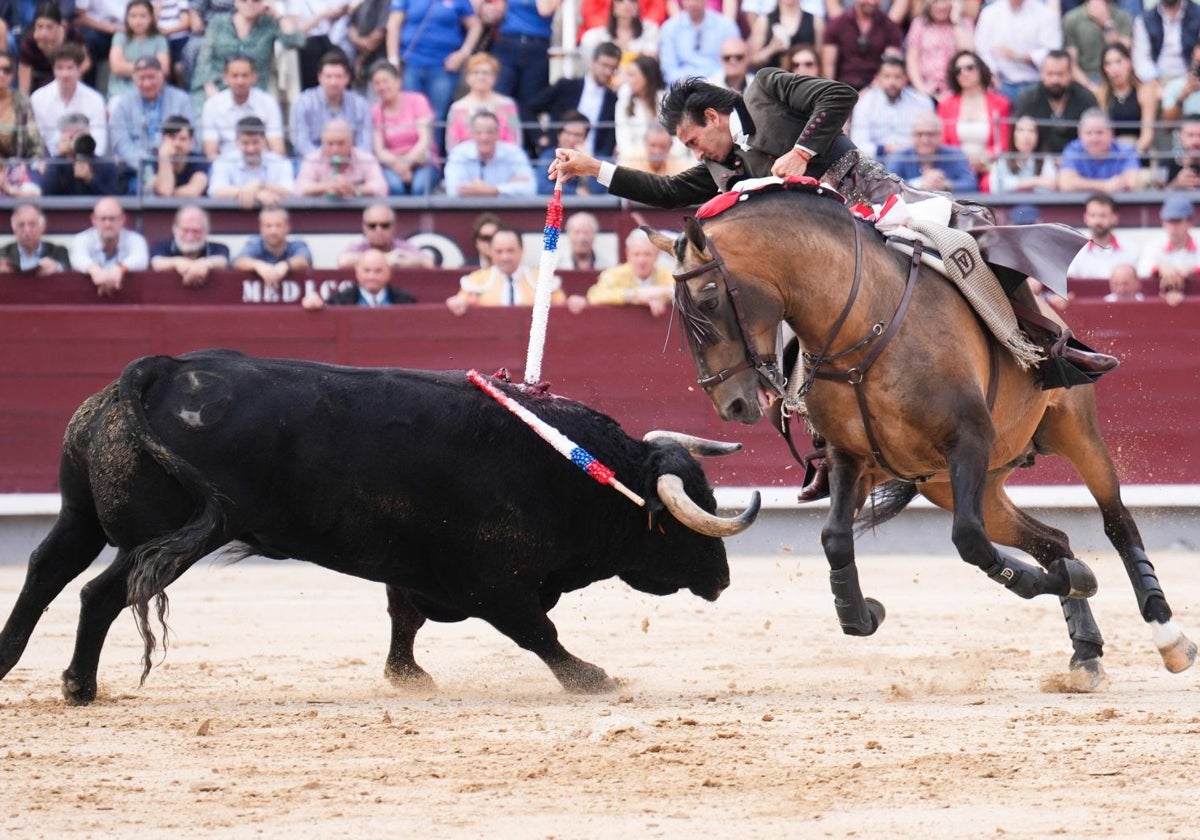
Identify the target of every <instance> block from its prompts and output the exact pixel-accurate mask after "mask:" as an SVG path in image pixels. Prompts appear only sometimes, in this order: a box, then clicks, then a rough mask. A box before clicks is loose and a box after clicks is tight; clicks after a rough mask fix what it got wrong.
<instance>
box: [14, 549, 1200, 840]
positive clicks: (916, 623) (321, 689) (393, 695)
mask: <svg viewBox="0 0 1200 840" xmlns="http://www.w3.org/2000/svg"><path fill="white" fill-rule="evenodd" d="M1086 559H1088V561H1089V562H1090V563H1091V564H1092V566H1093V568H1094V570H1095V571H1096V573H1097V576H1098V577H1099V579H1100V586H1101V589H1100V593H1099V595H1098V596H1097V597H1096V598H1095V599H1094V604H1095V610H1096V614H1097V619H1098V621H1099V623H1100V626H1101V629H1102V630H1103V631H1104V632H1105V634H1106V638H1107V642H1108V648H1107V656H1106V657H1105V663H1106V665H1107V668H1108V673H1109V677H1110V679H1111V685H1110V687H1109V688H1108V689H1107V690H1106V691H1104V692H1102V693H1099V694H1093V695H1081V694H1071V693H1063V692H1061V691H1058V690H1055V688H1054V686H1057V685H1061V681H1060V679H1059V675H1061V674H1062V673H1063V672H1064V671H1065V670H1066V665H1067V661H1068V659H1069V656H1070V648H1069V645H1068V642H1067V636H1066V629H1065V626H1064V624H1063V621H1062V618H1061V613H1060V611H1059V608H1058V604H1057V602H1056V601H1055V600H1053V599H1039V600H1037V601H1033V602H1026V601H1021V600H1019V599H1018V598H1016V597H1015V596H1013V595H1011V594H1009V593H1007V592H1005V591H1003V590H1001V589H1000V588H999V587H998V586H996V585H994V584H992V583H991V582H989V581H988V580H987V579H986V578H984V577H983V576H982V575H981V574H980V573H979V572H977V571H974V570H972V569H970V568H968V567H966V566H965V565H964V564H962V563H960V562H958V561H957V560H955V559H952V558H949V557H934V558H920V559H917V558H910V557H886V558H884V557H870V558H864V559H863V560H862V561H861V563H860V571H861V575H862V580H863V584H864V590H865V591H866V592H867V594H868V595H872V596H874V597H877V598H879V599H880V600H881V601H883V602H884V604H885V605H886V606H887V608H888V619H887V622H886V623H885V624H884V626H883V627H882V629H881V630H880V632H879V633H877V634H876V635H875V636H874V637H872V638H868V639H854V638H848V637H844V636H842V635H841V633H840V631H839V630H838V628H837V624H836V620H835V618H834V613H833V606H832V603H831V596H830V595H829V592H828V586H827V580H826V574H825V565H824V561H823V559H820V558H819V557H818V556H817V555H815V554H807V555H804V556H799V555H790V554H789V555H783V556H781V557H778V558H751V559H740V560H737V561H736V565H735V568H734V572H733V586H732V587H731V588H730V590H729V591H728V592H726V593H725V595H724V596H723V597H722V598H721V599H720V601H718V602H717V603H715V604H708V603H704V602H702V601H700V600H699V599H696V598H694V597H692V596H690V595H685V594H680V595H675V596H672V597H669V598H654V597H652V596H648V595H642V594H639V593H635V592H632V591H631V590H629V589H628V588H627V587H625V586H624V585H621V584H619V583H607V584H601V585H596V586H593V587H591V588H589V589H587V590H584V591H583V592H581V593H575V594H573V595H569V596H567V597H564V598H563V600H562V602H561V603H560V604H559V606H558V607H557V608H556V609H555V611H554V612H553V613H552V617H553V618H554V619H555V621H556V623H557V625H558V628H559V631H560V636H561V638H562V640H563V642H564V644H565V646H566V647H567V648H568V649H569V650H571V651H572V652H574V653H575V654H577V655H579V656H581V657H583V658H584V659H587V660H589V661H592V662H595V663H597V664H599V665H601V666H603V667H604V668H606V669H607V670H608V672H609V673H610V674H613V675H614V676H618V677H620V678H621V679H622V680H624V686H623V688H622V690H621V692H620V693H619V694H616V695H607V696H601V697H582V698H581V697H574V696H570V695H567V694H564V693H563V692H562V691H561V690H560V689H559V687H558V683H557V682H556V681H555V680H554V678H553V677H552V676H551V674H550V672H549V671H548V670H547V669H546V668H545V667H544V666H543V665H542V664H541V662H540V661H539V660H538V659H537V658H536V657H534V656H533V655H531V654H527V653H525V652H524V651H521V650H520V649H518V648H517V647H516V646H515V645H514V644H512V643H511V642H509V641H508V640H507V639H505V638H504V637H502V636H500V635H499V634H498V633H497V632H495V631H494V630H492V629H491V628H490V627H488V626H487V625H485V624H483V623H481V622H478V621H469V622H466V623H463V624H458V625H426V627H425V629H424V630H423V631H422V634H421V635H420V636H419V637H418V660H419V661H420V662H421V663H422V664H423V665H424V666H425V668H426V669H427V670H428V671H430V673H431V674H432V675H433V677H434V679H435V680H437V682H438V685H439V690H438V691H437V692H436V693H430V694H416V695H406V694H403V693H401V692H399V691H397V690H396V689H395V688H394V687H392V686H391V685H390V684H389V683H388V682H387V681H386V680H384V678H383V676H382V668H383V658H384V653H385V651H386V643H387V616H386V613H385V604H384V596H383V591H382V588H381V587H379V586H376V585H373V584H368V583H365V582H362V581H358V580H354V579H350V578H345V577H341V576H338V575H335V574H333V573H331V572H326V571H324V570H321V569H318V568H316V567H313V566H306V565H298V564H277V565H269V564H265V563H263V564H259V563H254V564H249V563H248V564H243V565H240V566H232V567H222V566H209V565H202V566H199V567H197V568H196V569H194V570H193V571H192V572H190V573H189V574H188V575H187V576H185V577H184V579H183V580H181V581H180V582H179V583H177V584H176V585H175V586H174V587H173V588H172V589H171V590H170V592H171V595H172V612H171V619H170V623H171V627H172V630H173V634H174V639H173V646H172V648H171V650H170V651H169V653H168V654H167V658H166V661H165V663H164V664H162V665H161V666H159V667H157V668H156V669H155V670H154V671H153V672H152V673H151V675H150V678H149V680H148V681H147V683H146V685H145V687H144V688H142V689H138V687H137V679H138V675H139V673H140V664H139V657H140V649H141V648H140V642H139V640H138V639H137V636H136V633H135V631H134V628H133V622H132V619H131V618H130V617H129V615H128V614H125V615H122V617H121V618H120V619H118V621H117V623H116V624H115V625H114V628H113V632H112V634H111V635H110V638H109V643H108V646H107V648H106V651H105V655H104V657H103V659H102V660H101V670H100V680H101V696H100V698H99V700H98V701H97V702H96V703H95V704H94V705H92V706H90V707H87V708H72V707H68V706H66V705H65V703H64V702H63V699H62V696H61V694H60V691H59V674H60V673H61V671H62V669H63V668H64V667H65V666H66V664H67V662H68V660H69V659H70V653H71V646H72V643H73V638H74V627H75V619H76V616H77V610H78V592H79V586H80V585H81V584H82V582H83V579H81V580H79V581H77V582H76V583H75V584H74V585H72V586H71V587H70V588H69V589H68V590H67V592H65V593H64V594H63V595H62V596H60V598H59V599H58V600H57V601H56V602H55V603H54V604H53V606H52V607H51V609H50V610H49V612H48V613H47V614H46V615H45V617H44V618H43V620H42V623H41V624H40V625H39V627H38V630H37V632H36V633H35V635H34V639H33V641H32V643H31V644H30V647H29V649H28V650H27V651H26V653H25V656H24V658H23V659H22V660H21V662H20V663H19V664H18V665H17V667H16V668H15V669H14V670H13V672H12V673H11V674H9V675H8V677H7V678H6V679H5V680H4V681H3V682H0V759H2V760H0V835H2V836H4V837H6V838H42V837H55V838H57V837H65V836H71V837H114V836H118V835H123V836H130V837H138V838H160V837H161V838H167V837H170V838H178V837H180V836H192V837H221V838H241V837H288V838H292V837H313V838H318V837H319V838H328V837H355V838H367V837H385V836H386V837H399V836H405V835H406V834H408V835H409V836H418V837H429V838H433V837H437V838H443V837H481V838H495V837H518V838H551V837H553V838H581V837H605V838H615V837H629V838H635V837H637V838H640V837H687V838H695V837H717V836H737V837H739V838H742V837H762V838H779V837H803V838H807V837H833V838H844V837H849V836H861V837H870V838H888V837H897V838H900V837H903V838H912V837H918V836H919V837H921V838H922V840H933V838H962V837H989V838H990V837H1052V836H1055V835H1066V836H1079V835H1084V836H1089V837H1120V838H1135V837H1145V838H1162V837H1165V836H1168V835H1172V834H1174V835H1177V836H1181V837H1188V836H1191V837H1194V836H1197V833H1198V832H1200V828H1198V826H1197V818H1198V817H1200V805H1197V795H1196V782H1195V761H1196V759H1195V757H1196V754H1197V752H1198V746H1200V702H1198V699H1197V698H1198V697H1200V692H1198V691H1197V680H1198V679H1200V673H1196V672H1187V673H1184V674H1182V675H1178V676H1173V675H1171V674H1168V673H1167V672H1166V671H1165V670H1164V669H1163V668H1162V666H1161V663H1160V660H1159V657H1158V655H1157V653H1156V652H1155V650H1154V649H1153V646H1152V644H1151V642H1150V638H1149V632H1148V630H1147V629H1146V627H1145V626H1144V625H1143V624H1142V623H1141V620H1140V619H1139V617H1138V616H1137V612H1136V607H1135V603H1134V599H1133V596H1132V594H1131V591H1130V588H1129V584H1128V580H1127V578H1126V576H1125V573H1124V571H1123V570H1122V569H1121V567H1120V564H1119V562H1118V561H1117V559H1116V558H1115V556H1104V557H1100V558H1098V559H1097V558H1086ZM1154 559H1155V561H1156V564H1157V566H1158V569H1159V572H1160V575H1161V577H1162V580H1163V584H1164V588H1165V590H1166V592H1167V595H1168V598H1169V599H1170V600H1171V603H1172V605H1173V606H1174V608H1175V610H1176V616H1177V618H1178V619H1179V620H1180V621H1181V622H1182V623H1183V624H1184V626H1185V627H1190V629H1191V630H1192V631H1193V637H1194V638H1200V567H1198V565H1197V562H1198V561H1200V556H1198V555H1195V554H1184V553H1177V554H1165V555H1161V556H1158V557H1156V558H1154ZM94 573H95V570H93V572H92V574H94ZM23 575H24V568H23V567H14V566H5V567H0V614H2V616H3V617H6V616H7V613H8V610H9V609H10V608H11V605H12V602H13V600H14V598H15V596H16V592H17V590H18V589H19V587H20V582H21V580H22V578H23ZM89 577H90V575H89Z"/></svg>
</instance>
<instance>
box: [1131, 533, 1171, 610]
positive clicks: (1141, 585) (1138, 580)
mask: <svg viewBox="0 0 1200 840" xmlns="http://www.w3.org/2000/svg"><path fill="white" fill-rule="evenodd" d="M1129 553H1130V555H1131V558H1130V559H1129V560H1127V561H1126V563H1125V571H1126V572H1128V573H1129V582H1130V583H1131V584H1133V592H1134V594H1135V595H1136V596H1137V602H1138V611H1139V612H1140V613H1141V614H1142V618H1143V619H1145V620H1146V621H1159V622H1162V621H1168V620H1169V619H1170V618H1171V607H1170V606H1168V604H1167V596H1166V595H1164V594H1163V591H1162V587H1161V586H1160V585H1159V583H1158V574H1157V573H1156V572H1155V571H1154V564H1153V563H1151V562H1150V558H1149V557H1147V556H1146V554H1145V552H1143V551H1141V550H1140V549H1138V548H1136V547H1133V548H1131V549H1130V552H1129ZM1155 598H1157V599H1158V601H1159V603H1158V604H1154V603H1152V601H1153V600H1154V599H1155Z"/></svg>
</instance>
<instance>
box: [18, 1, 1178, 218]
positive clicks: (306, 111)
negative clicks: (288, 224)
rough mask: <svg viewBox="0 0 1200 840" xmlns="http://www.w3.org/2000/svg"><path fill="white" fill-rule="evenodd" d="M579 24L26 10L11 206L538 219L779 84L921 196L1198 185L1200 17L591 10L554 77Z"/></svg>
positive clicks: (877, 6)
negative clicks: (810, 83)
mask: <svg viewBox="0 0 1200 840" xmlns="http://www.w3.org/2000/svg"><path fill="white" fill-rule="evenodd" d="M563 2H564V0H531V2H521V3H518V2H508V0H443V2H433V0H365V2H359V3H346V2H342V0H303V2H301V0H191V2H188V0H173V2H163V3H151V2H149V0H131V1H130V2H122V0H86V2H85V0H78V2H68V1H67V0H46V2H43V3H41V4H40V5H35V4H31V3H10V4H7V5H6V6H5V7H4V9H3V10H0V14H3V15H4V17H3V19H2V20H0V48H3V47H5V46H7V50H6V51H3V52H0V157H3V159H4V160H5V164H6V177H5V178H4V179H3V183H4V190H5V193H6V194H7V195H10V196H14V197H21V196H34V195H37V194H44V195H89V196H106V195H108V196H111V195H126V194H139V193H142V194H152V195H158V196H163V197H173V198H179V199H187V198H199V197H203V196H209V197H214V198H223V199H231V200H235V201H236V202H237V203H238V204H239V205H240V206H242V207H245V208H247V209H261V208H274V207H279V206H281V205H282V206H286V205H287V203H288V200H289V199H291V198H299V197H306V198H309V199H313V200H328V201H337V200H341V199H345V198H351V197H384V196H401V195H422V194H430V193H432V192H434V191H437V192H444V193H445V194H447V195H450V196H467V197H471V196H532V195H536V194H538V193H539V192H546V191H547V190H548V189H550V185H549V184H548V183H547V179H546V170H547V166H548V164H549V162H550V160H551V159H552V153H553V149H554V148H555V147H559V146H571V147H575V148H580V149H583V150H586V151H587V152H588V153H589V154H591V155H594V156H597V157H600V158H602V159H609V160H613V161H616V162H618V163H620V164H622V165H626V166H635V167H638V168H642V169H645V170H648V171H653V172H658V173H672V172H677V171H680V170H681V169H683V168H685V167H686V166H688V165H690V164H691V163H693V161H692V160H691V159H690V158H689V156H688V154H687V152H686V150H685V149H683V148H682V146H681V144H679V143H678V141H677V140H675V139H673V138H671V137H670V136H669V135H667V134H665V133H664V132H662V131H661V130H660V128H659V126H658V125H657V122H656V120H657V114H658V107H659V103H660V101H661V99H662V96H663V94H664V92H665V89H666V88H667V86H669V85H670V84H671V83H672V82H674V81H677V80H679V79H682V78H685V77H690V76H701V77H704V78H706V79H708V80H710V81H712V82H713V83H715V84H719V85H723V86H726V87H729V88H731V89H733V90H737V91H739V92H740V91H744V90H745V89H746V88H747V86H748V85H751V84H753V79H754V73H755V71H756V70H758V69H760V68H762V67H774V66H779V67H783V68H784V69H786V70H790V71H791V72H796V73H801V74H810V75H822V76H826V77H830V78H835V79H838V80H840V81H843V82H845V83H847V84H849V85H851V86H853V87H855V88H856V89H858V90H859V91H860V100H859V103H858V107H857V108H856V109H855V111H854V114H853V116H852V118H851V120H850V122H849V123H848V125H847V127H846V131H847V132H848V133H849V135H850V136H851V137H852V138H853V140H854V141H855V142H856V144H857V145H858V146H859V147H860V149H861V150H862V151H863V152H864V153H865V154H867V155H870V156H873V157H876V158H878V159H879V160H880V161H882V162H884V164H885V165H886V166H887V167H888V168H890V169H891V170H892V171H894V172H896V173H897V174H898V175H900V176H901V177H902V178H904V179H905V180H908V181H910V182H912V183H913V184H914V185H917V186H922V187H925V188H928V189H935V190H948V191H953V192H955V193H973V192H991V193H1045V192H1052V191H1079V192H1092V191H1104V192H1106V193H1109V194H1119V193H1122V192H1128V191H1136V190H1142V189H1157V188H1162V189H1167V190H1175V189H1179V190H1190V189H1196V188H1198V187H1200V4H1198V3H1196V2H1194V0H1158V2H1157V3H1155V4H1154V5H1152V6H1147V5H1143V3H1141V2H1139V0H1082V2H1081V0H990V2H978V0H893V2H890V3H887V2H881V0H856V2H853V3H849V2H846V3H843V2H841V0H740V2H739V0H724V2H722V0H678V2H677V3H675V4H667V3H664V2H662V0H580V2H579V5H578V7H577V12H578V14H577V15H575V16H574V17H575V18H576V19H578V20H580V21H581V26H580V28H579V31H578V33H577V39H576V46H577V49H576V51H575V52H574V53H571V52H570V51H569V49H568V54H567V56H566V57H565V60H564V62H563V69H564V74H563V75H562V77H561V78H558V79H556V80H553V81H552V78H551V55H552V53H553V50H552V47H553V46H554V45H555V37H556V33H557V32H558V30H557V29H556V18H557V16H558V13H559V11H560V6H561V5H562V4H563ZM565 2H574V0H565ZM568 46H570V45H568ZM293 50H294V51H295V52H296V64H297V66H298V78H299V88H300V90H299V93H298V95H293V96H291V97H290V98H288V97H283V96H281V95H280V93H281V92H282V90H283V89H282V88H281V87H279V85H280V84H281V78H280V75H281V70H280V62H279V61H278V57H279V56H280V55H283V54H286V53H287V52H288V51H293ZM281 106H282V107H281ZM602 189H603V188H602V187H600V186H599V185H598V184H596V183H594V182H592V183H587V182H584V183H572V184H569V185H568V192H578V193H584V194H586V193H599V192H602Z"/></svg>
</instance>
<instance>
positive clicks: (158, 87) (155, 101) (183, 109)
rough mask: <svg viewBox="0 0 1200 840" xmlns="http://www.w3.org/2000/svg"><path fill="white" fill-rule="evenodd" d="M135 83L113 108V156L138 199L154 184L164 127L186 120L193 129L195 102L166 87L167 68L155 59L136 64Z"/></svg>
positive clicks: (144, 58) (176, 90)
mask: <svg viewBox="0 0 1200 840" xmlns="http://www.w3.org/2000/svg"><path fill="white" fill-rule="evenodd" d="M133 82H134V85H135V87H134V88H133V90H130V91H129V92H128V93H125V94H123V95H122V96H120V97H119V98H118V99H117V101H116V102H115V103H113V105H112V120H111V129H112V140H113V154H114V155H115V156H116V158H117V160H118V162H119V164H120V166H121V169H122V170H123V172H122V175H123V177H124V179H125V186H126V187H127V191H128V192H129V193H131V194H134V195H137V194H138V193H140V192H141V186H142V184H143V183H145V184H149V183H150V182H152V181H153V180H154V173H155V169H156V162H157V159H158V151H159V149H160V148H161V147H162V144H163V137H162V127H163V123H164V122H165V121H166V120H168V119H170V118H171V117H182V118H183V119H184V120H186V121H187V122H188V124H189V125H190V124H191V122H192V120H193V119H194V116H193V114H192V100H191V98H190V97H189V96H188V95H187V94H186V93H184V92H183V91H182V90H180V89H179V88H177V87H171V86H170V85H168V84H167V83H166V82H167V77H166V75H165V74H164V72H163V66H162V65H161V64H160V63H159V60H158V59H157V58H155V57H154V56H143V57H142V58H139V59H137V61H136V62H134V71H133ZM190 133H191V132H190V131H189V134H190Z"/></svg>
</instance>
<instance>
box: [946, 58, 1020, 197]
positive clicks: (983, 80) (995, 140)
mask: <svg viewBox="0 0 1200 840" xmlns="http://www.w3.org/2000/svg"><path fill="white" fill-rule="evenodd" d="M947 76H948V77H949V79H950V93H949V94H948V95H947V96H945V97H943V98H942V101H941V102H939V103H938V108H937V113H938V117H940V118H941V120H942V142H943V143H945V144H946V145H948V146H957V147H958V148H960V149H962V152H963V154H964V155H966V156H967V160H969V161H970V162H971V169H973V170H974V171H975V175H976V176H977V177H979V178H980V179H981V180H980V188H981V189H984V190H986V189H987V188H988V184H987V180H986V179H987V178H988V177H989V176H988V171H989V170H990V169H991V167H992V164H993V162H994V161H995V160H996V157H997V155H1000V154H1003V153H1004V152H1006V151H1008V134H1009V115H1010V114H1011V106H1010V105H1009V102H1008V100H1007V99H1005V98H1004V97H1003V96H1001V95H1000V94H999V93H996V92H995V91H993V90H992V89H991V87H992V71H991V70H990V69H988V66H987V65H986V64H984V63H983V59H981V58H980V57H979V56H978V55H977V54H976V53H973V52H971V51H969V50H966V51H963V52H960V53H957V54H956V55H955V56H954V58H953V59H951V61H950V65H949V72H948V73H947Z"/></svg>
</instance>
